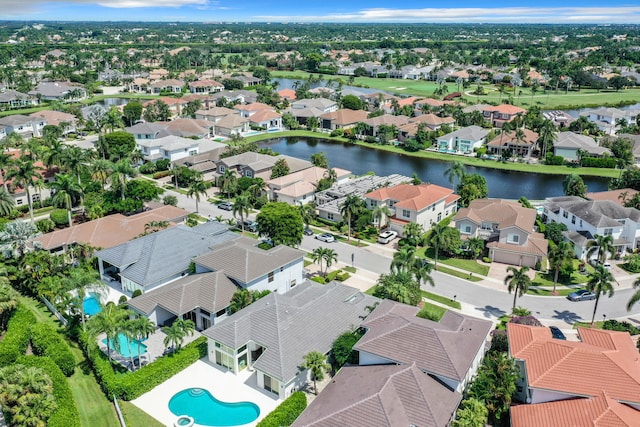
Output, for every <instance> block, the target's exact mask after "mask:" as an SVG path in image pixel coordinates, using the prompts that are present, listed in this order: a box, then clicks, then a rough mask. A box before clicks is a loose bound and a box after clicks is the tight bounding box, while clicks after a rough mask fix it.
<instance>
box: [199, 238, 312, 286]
mask: <svg viewBox="0 0 640 427" xmlns="http://www.w3.org/2000/svg"><path fill="white" fill-rule="evenodd" d="M256 244H257V243H256V240H255V239H251V238H248V237H241V238H238V239H235V240H234V241H232V242H224V243H221V244H219V245H216V246H213V247H212V248H211V251H210V252H209V253H206V254H203V255H200V256H199V257H197V258H194V260H193V262H195V263H196V264H198V265H201V266H203V267H205V268H208V269H209V270H211V271H220V270H224V272H225V274H226V275H227V277H230V278H231V279H233V280H235V281H236V282H239V283H243V284H247V283H251V282H252V281H254V280H256V279H258V278H260V277H262V276H265V275H266V274H268V273H270V272H272V271H274V270H276V269H278V268H280V267H284V266H286V265H288V264H291V263H292V262H294V261H296V260H302V257H303V256H304V252H303V251H300V250H298V249H294V248H291V247H289V246H283V245H279V246H276V247H275V248H271V249H269V250H264V249H260V248H259V247H257V246H256Z"/></svg>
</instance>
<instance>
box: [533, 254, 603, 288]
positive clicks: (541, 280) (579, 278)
mask: <svg viewBox="0 0 640 427" xmlns="http://www.w3.org/2000/svg"><path fill="white" fill-rule="evenodd" d="M579 265H580V261H578V260H577V259H574V260H573V268H574V271H573V273H571V277H570V278H568V279H563V278H562V277H561V276H558V286H576V285H580V284H583V283H586V282H587V281H588V280H589V277H588V276H587V275H586V274H589V273H590V272H592V271H593V267H591V266H590V265H588V264H587V273H586V274H582V273H580V271H579ZM554 277H555V272H554V271H550V272H549V273H548V274H545V273H540V272H537V273H536V277H535V279H533V285H534V286H542V287H547V288H548V287H550V288H553V278H554Z"/></svg>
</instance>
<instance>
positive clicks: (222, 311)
mask: <svg viewBox="0 0 640 427" xmlns="http://www.w3.org/2000/svg"><path fill="white" fill-rule="evenodd" d="M226 312H227V310H226V309H224V310H220V311H218V312H217V313H216V317H220V316H224V315H225V313H226Z"/></svg>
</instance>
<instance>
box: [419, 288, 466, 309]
mask: <svg viewBox="0 0 640 427" xmlns="http://www.w3.org/2000/svg"><path fill="white" fill-rule="evenodd" d="M420 293H421V294H422V298H427V299H430V300H433V301H436V302H439V303H440V304H444V305H446V306H449V307H451V308H457V309H458V310H460V309H461V308H462V306H461V305H460V302H459V301H454V300H452V299H449V298H447V297H443V296H442V295H437V294H434V293H431V292H427V291H420Z"/></svg>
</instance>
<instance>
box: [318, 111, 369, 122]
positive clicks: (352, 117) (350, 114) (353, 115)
mask: <svg viewBox="0 0 640 427" xmlns="http://www.w3.org/2000/svg"><path fill="white" fill-rule="evenodd" d="M368 114H369V113H367V112H366V111H363V110H349V109H347V108H343V109H341V110H337V111H332V112H330V113H324V114H321V115H320V118H321V119H326V120H331V121H332V122H333V123H334V124H336V125H338V126H345V125H352V124H356V123H358V122H363V121H365V120H367V116H368Z"/></svg>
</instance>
